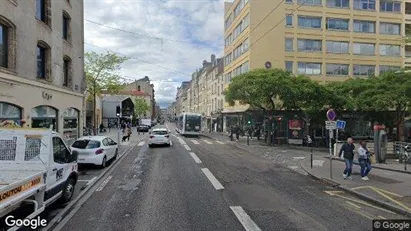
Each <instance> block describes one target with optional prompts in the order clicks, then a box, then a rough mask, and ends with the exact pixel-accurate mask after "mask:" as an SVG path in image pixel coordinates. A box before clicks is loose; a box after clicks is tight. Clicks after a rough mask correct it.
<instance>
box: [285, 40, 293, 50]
mask: <svg viewBox="0 0 411 231" xmlns="http://www.w3.org/2000/svg"><path fill="white" fill-rule="evenodd" d="M285 51H294V47H293V39H292V38H286V39H285Z"/></svg>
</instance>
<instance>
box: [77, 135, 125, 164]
mask: <svg viewBox="0 0 411 231" xmlns="http://www.w3.org/2000/svg"><path fill="white" fill-rule="evenodd" d="M71 150H76V151H77V152H78V160H77V163H79V164H94V165H99V166H101V167H102V168H105V167H106V166H107V161H110V160H112V159H116V158H117V157H118V144H117V143H116V142H114V140H112V139H111V138H110V137H107V136H84V137H81V138H80V139H78V140H76V141H75V142H74V143H73V144H72V145H71Z"/></svg>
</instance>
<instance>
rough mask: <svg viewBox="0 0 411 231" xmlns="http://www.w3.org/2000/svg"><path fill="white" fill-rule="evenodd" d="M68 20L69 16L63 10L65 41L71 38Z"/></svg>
mask: <svg viewBox="0 0 411 231" xmlns="http://www.w3.org/2000/svg"><path fill="white" fill-rule="evenodd" d="M70 21H71V19H70V16H69V15H68V14H67V13H66V12H63V39H65V40H67V41H70V40H71V34H70Z"/></svg>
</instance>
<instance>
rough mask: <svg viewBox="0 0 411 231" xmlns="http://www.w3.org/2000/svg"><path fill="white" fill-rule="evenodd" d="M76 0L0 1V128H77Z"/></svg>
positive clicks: (80, 90) (80, 86) (79, 59)
mask: <svg viewBox="0 0 411 231" xmlns="http://www.w3.org/2000/svg"><path fill="white" fill-rule="evenodd" d="M83 20H84V15H83V1H82V0H58V1H54V0H30V1H17V0H2V1H0V127H12V126H22V125H23V126H24V127H34V128H39V127H49V126H50V125H53V127H54V129H55V130H56V131H58V132H59V133H61V134H64V136H65V138H67V139H70V140H74V139H75V138H76V137H78V136H79V134H80V133H81V130H82V127H83V111H84V100H83V99H84V91H85V81H84V77H85V76H84V58H83V56H84V44H83V42H84V28H83V24H84V23H83Z"/></svg>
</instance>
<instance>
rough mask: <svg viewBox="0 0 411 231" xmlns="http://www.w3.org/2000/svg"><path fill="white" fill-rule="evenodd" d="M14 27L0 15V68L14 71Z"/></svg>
mask: <svg viewBox="0 0 411 231" xmlns="http://www.w3.org/2000/svg"><path fill="white" fill-rule="evenodd" d="M15 41H16V26H15V25H14V24H13V23H12V22H11V21H10V20H8V19H7V18H5V17H3V16H2V15H0V68H5V69H8V70H11V71H15V69H16V46H15Z"/></svg>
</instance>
